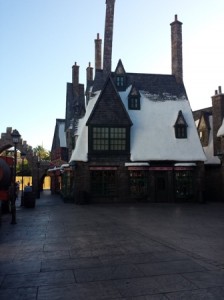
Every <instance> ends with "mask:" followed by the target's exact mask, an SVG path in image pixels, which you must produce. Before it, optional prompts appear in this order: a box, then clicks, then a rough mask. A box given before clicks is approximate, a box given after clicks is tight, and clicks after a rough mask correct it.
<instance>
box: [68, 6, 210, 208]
mask: <svg viewBox="0 0 224 300" xmlns="http://www.w3.org/2000/svg"><path fill="white" fill-rule="evenodd" d="M114 5H115V0H107V1H106V21H105V36H104V56H103V68H102V69H101V40H100V38H99V35H97V39H96V40H95V52H96V53H95V57H96V58H97V61H96V62H95V66H96V70H95V77H94V79H93V78H92V73H93V72H92V68H91V66H90V65H89V67H88V68H87V87H86V106H85V109H83V110H82V111H83V113H82V114H79V116H78V117H77V118H75V124H76V126H75V129H74V131H73V134H74V145H73V146H74V148H73V150H72V154H71V157H70V163H71V164H72V165H73V171H74V186H73V187H74V189H73V193H74V194H73V196H74V200H75V202H76V203H82V202H125V201H148V202H157V201H159V202H161V201H163V202H168V201H169V202H170V201H199V200H201V199H202V198H201V196H202V192H203V190H204V188H203V185H204V172H203V170H204V168H203V163H204V161H205V159H206V157H205V154H204V151H203V149H202V146H201V143H200V139H199V136H198V132H197V129H196V126H195V122H194V118H193V115H192V111H191V108H190V104H189V100H188V98H187V94H186V91H185V87H184V83H183V68H182V23H181V22H180V21H178V19H177V16H175V20H174V22H172V23H171V49H172V74H170V75H166V74H164V75H158V74H143V73H130V72H126V70H125V68H124V66H123V63H122V61H121V60H119V62H118V64H117V67H116V69H115V70H114V71H112V70H111V59H112V41H113V20H114ZM76 76H77V78H78V74H77V73H76ZM77 78H74V77H73V81H75V82H77ZM79 103H80V102H79ZM67 109H68V107H66V111H67ZM70 121H71V120H70ZM67 122H68V121H67Z"/></svg>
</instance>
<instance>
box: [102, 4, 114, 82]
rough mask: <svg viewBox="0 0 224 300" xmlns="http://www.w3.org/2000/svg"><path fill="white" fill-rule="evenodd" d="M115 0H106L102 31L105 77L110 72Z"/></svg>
mask: <svg viewBox="0 0 224 300" xmlns="http://www.w3.org/2000/svg"><path fill="white" fill-rule="evenodd" d="M114 5H115V0H106V20H105V32H104V53H103V73H104V77H105V78H106V77H107V75H108V74H110V72H111V59H112V42H113V24H114Z"/></svg>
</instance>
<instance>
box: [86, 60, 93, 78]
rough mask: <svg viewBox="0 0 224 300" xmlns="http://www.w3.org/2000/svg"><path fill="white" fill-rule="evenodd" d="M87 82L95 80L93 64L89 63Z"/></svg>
mask: <svg viewBox="0 0 224 300" xmlns="http://www.w3.org/2000/svg"><path fill="white" fill-rule="evenodd" d="M86 80H87V82H88V81H92V80H93V68H92V67H91V63H89V66H88V67H87V68H86Z"/></svg>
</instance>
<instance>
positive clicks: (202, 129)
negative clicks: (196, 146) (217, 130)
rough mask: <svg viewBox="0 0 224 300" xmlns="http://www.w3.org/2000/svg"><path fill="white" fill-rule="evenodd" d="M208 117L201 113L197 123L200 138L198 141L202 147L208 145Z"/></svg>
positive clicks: (206, 114) (209, 128)
mask: <svg viewBox="0 0 224 300" xmlns="http://www.w3.org/2000/svg"><path fill="white" fill-rule="evenodd" d="M209 115H210V114H208V113H206V112H202V113H201V117H200V120H199V123H198V127H197V130H198V135H199V137H200V141H201V144H202V147H206V146H208V143H209V134H210V130H211V127H210V123H209Z"/></svg>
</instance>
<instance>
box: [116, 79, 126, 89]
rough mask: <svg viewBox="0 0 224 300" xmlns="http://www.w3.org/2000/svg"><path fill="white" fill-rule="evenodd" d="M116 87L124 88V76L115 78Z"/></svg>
mask: <svg viewBox="0 0 224 300" xmlns="http://www.w3.org/2000/svg"><path fill="white" fill-rule="evenodd" d="M116 85H117V87H123V86H124V76H117V77H116Z"/></svg>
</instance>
